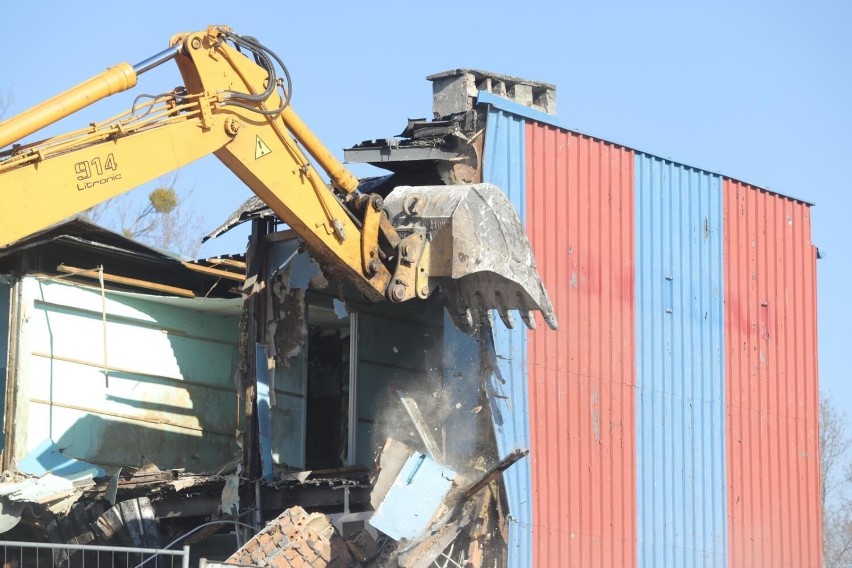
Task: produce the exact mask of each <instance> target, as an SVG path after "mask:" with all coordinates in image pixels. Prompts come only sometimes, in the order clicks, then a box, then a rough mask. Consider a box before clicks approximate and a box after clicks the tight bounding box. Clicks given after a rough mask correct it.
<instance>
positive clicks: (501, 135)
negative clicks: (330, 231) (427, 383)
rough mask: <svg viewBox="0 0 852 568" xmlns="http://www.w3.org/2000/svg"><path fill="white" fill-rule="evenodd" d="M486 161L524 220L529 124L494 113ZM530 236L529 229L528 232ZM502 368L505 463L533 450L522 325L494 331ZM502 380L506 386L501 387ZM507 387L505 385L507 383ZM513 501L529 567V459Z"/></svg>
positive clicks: (512, 481)
mask: <svg viewBox="0 0 852 568" xmlns="http://www.w3.org/2000/svg"><path fill="white" fill-rule="evenodd" d="M483 153H484V157H483V173H482V178H483V181H485V182H489V183H493V184H495V185H496V186H498V187H500V188H502V189H503V191H505V192H506V194H507V195H508V196H509V199H510V200H511V201H512V203H513V204H514V205H515V208H517V209H518V212H519V213H520V214H521V219H524V218H525V217H524V210H525V195H526V177H525V164H524V158H525V122H524V120H523V119H522V118H519V117H517V116H514V115H512V114H509V113H507V112H503V111H501V110H497V109H492V110H491V111H489V113H488V124H487V128H486V131H485V146H484V150H483ZM527 231H528V232H529V228H528V229H527ZM494 348H495V351H496V353H495V360H496V362H497V368H496V369H495V375H499V379H498V377H497V376H495V375H492V376H491V378H490V379H489V388H490V390H491V392H492V393H499V396H498V397H494V396H490V397H489V401H490V402H491V414H492V417H493V420H494V431H495V434H496V437H497V450H498V452H499V453H500V457H501V458H502V457H505V456H506V455H508V454H509V453H510V452H512V450H514V449H516V448H530V435H529V408H528V400H529V396H528V393H527V374H526V373H527V330H526V327H524V326H523V324H521V323H520V322H518V325H516V326H515V328H514V329H507V328H505V327H504V326H503V324H502V322H495V325H494ZM501 379H502V381H501ZM503 381H504V382H503ZM503 483H504V485H505V487H506V493H507V499H508V501H509V513H510V515H511V520H510V522H509V558H508V565H509V567H510V568H512V567H519V568H520V567H526V566H530V565H531V563H532V549H531V544H532V541H531V539H532V533H533V531H532V523H533V518H532V507H533V505H532V503H531V502H530V498H529V495H530V460H529V459H524V460H521V461H520V462H518V463H516V464H515V465H514V466H512V467H510V468H509V469H508V470H506V472H505V473H504V474H503Z"/></svg>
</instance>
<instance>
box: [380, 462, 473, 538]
mask: <svg viewBox="0 0 852 568" xmlns="http://www.w3.org/2000/svg"><path fill="white" fill-rule="evenodd" d="M455 478H456V472H454V471H452V470H450V469H447V468H445V467H443V466H441V465H438V464H437V463H435V462H434V461H432V459H430V458H429V457H428V456H427V455H426V454H420V453H415V454H412V455H411V456H409V458H408V459H407V460H406V461H405V464H404V465H403V466H402V470H400V472H399V474H398V475H397V476H396V480H395V481H394V483H393V485H392V486H391V488H390V489H389V490H388V493H387V495H386V496H385V498H384V499H383V500H382V503H381V505H379V508H378V509H377V510H376V513H375V515H373V518H372V519H370V524H371V525H373V526H374V527H375V528H377V529H379V530H380V531H382V532H383V533H385V534H386V535H388V536H389V537H391V538H392V539H394V540H402V539H406V540H414V539H416V538H417V537H418V536H420V535H421V534H423V532H424V531H425V530H426V528H427V527H428V526H429V524H430V522H431V521H432V518H433V517H434V516H435V515H436V514H437V512H438V508H439V507H440V506H441V502H442V501H443V499H444V498H445V497H446V496H447V493H448V492H449V491H450V489H451V488H452V486H453V480H454V479H455Z"/></svg>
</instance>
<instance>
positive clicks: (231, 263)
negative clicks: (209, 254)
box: [204, 258, 246, 271]
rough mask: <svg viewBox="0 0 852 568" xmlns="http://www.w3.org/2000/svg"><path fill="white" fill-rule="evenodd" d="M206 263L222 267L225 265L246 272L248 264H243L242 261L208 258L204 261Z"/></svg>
mask: <svg viewBox="0 0 852 568" xmlns="http://www.w3.org/2000/svg"><path fill="white" fill-rule="evenodd" d="M204 261H205V262H209V263H210V264H216V265H219V264H221V265H224V266H231V267H233V268H239V269H240V270H242V271H245V269H246V263H245V262H243V261H241V260H234V259H233V258H206V259H204Z"/></svg>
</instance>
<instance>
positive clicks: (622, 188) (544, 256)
mask: <svg viewBox="0 0 852 568" xmlns="http://www.w3.org/2000/svg"><path fill="white" fill-rule="evenodd" d="M526 140H527V143H526V164H527V174H526V175H527V177H526V186H527V197H526V211H527V215H526V216H527V220H526V221H527V223H526V226H527V232H528V233H529V234H530V238H531V241H532V246H533V250H534V252H535V257H536V261H537V263H538V267H539V270H540V271H541V273H542V276H543V278H544V283H545V285H546V286H547V289H548V291H549V292H550V294H551V299H552V300H553V304H554V306H555V308H556V313H557V317H558V318H559V330H558V331H556V332H551V331H549V330H546V329H542V330H541V331H535V332H533V333H530V334H529V365H528V367H529V368H528V372H529V397H530V443H531V454H530V455H531V459H532V464H531V467H532V492H533V519H534V520H533V559H534V565H535V566H559V567H569V566H584V567H585V566H635V564H636V506H635V503H636V482H635V447H636V440H635V429H634V423H635V420H634V387H635V362H634V353H635V330H634V327H635V326H634V299H633V288H634V268H633V264H634V262H633V259H634V236H633V235H634V229H633V226H634V220H633V177H634V176H633V162H634V158H633V152H632V151H631V150H628V149H625V148H622V147H619V146H614V145H612V144H609V143H605V142H602V141H600V140H596V139H592V138H589V137H587V136H582V135H579V134H576V133H572V132H568V131H565V130H561V129H558V128H554V127H552V126H546V125H543V124H538V123H529V124H528V125H527V131H526ZM539 327H540V328H543V327H545V326H544V325H543V323H542V322H541V321H540V322H539Z"/></svg>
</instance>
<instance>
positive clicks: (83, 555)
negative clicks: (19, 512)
mask: <svg viewBox="0 0 852 568" xmlns="http://www.w3.org/2000/svg"><path fill="white" fill-rule="evenodd" d="M0 567H2V568H78V567H79V568H189V547H188V546H184V547H183V548H182V549H180V550H166V549H158V548H126V547H121V546H94V545H83V544H42V543H35V542H14V541H7V540H0Z"/></svg>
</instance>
